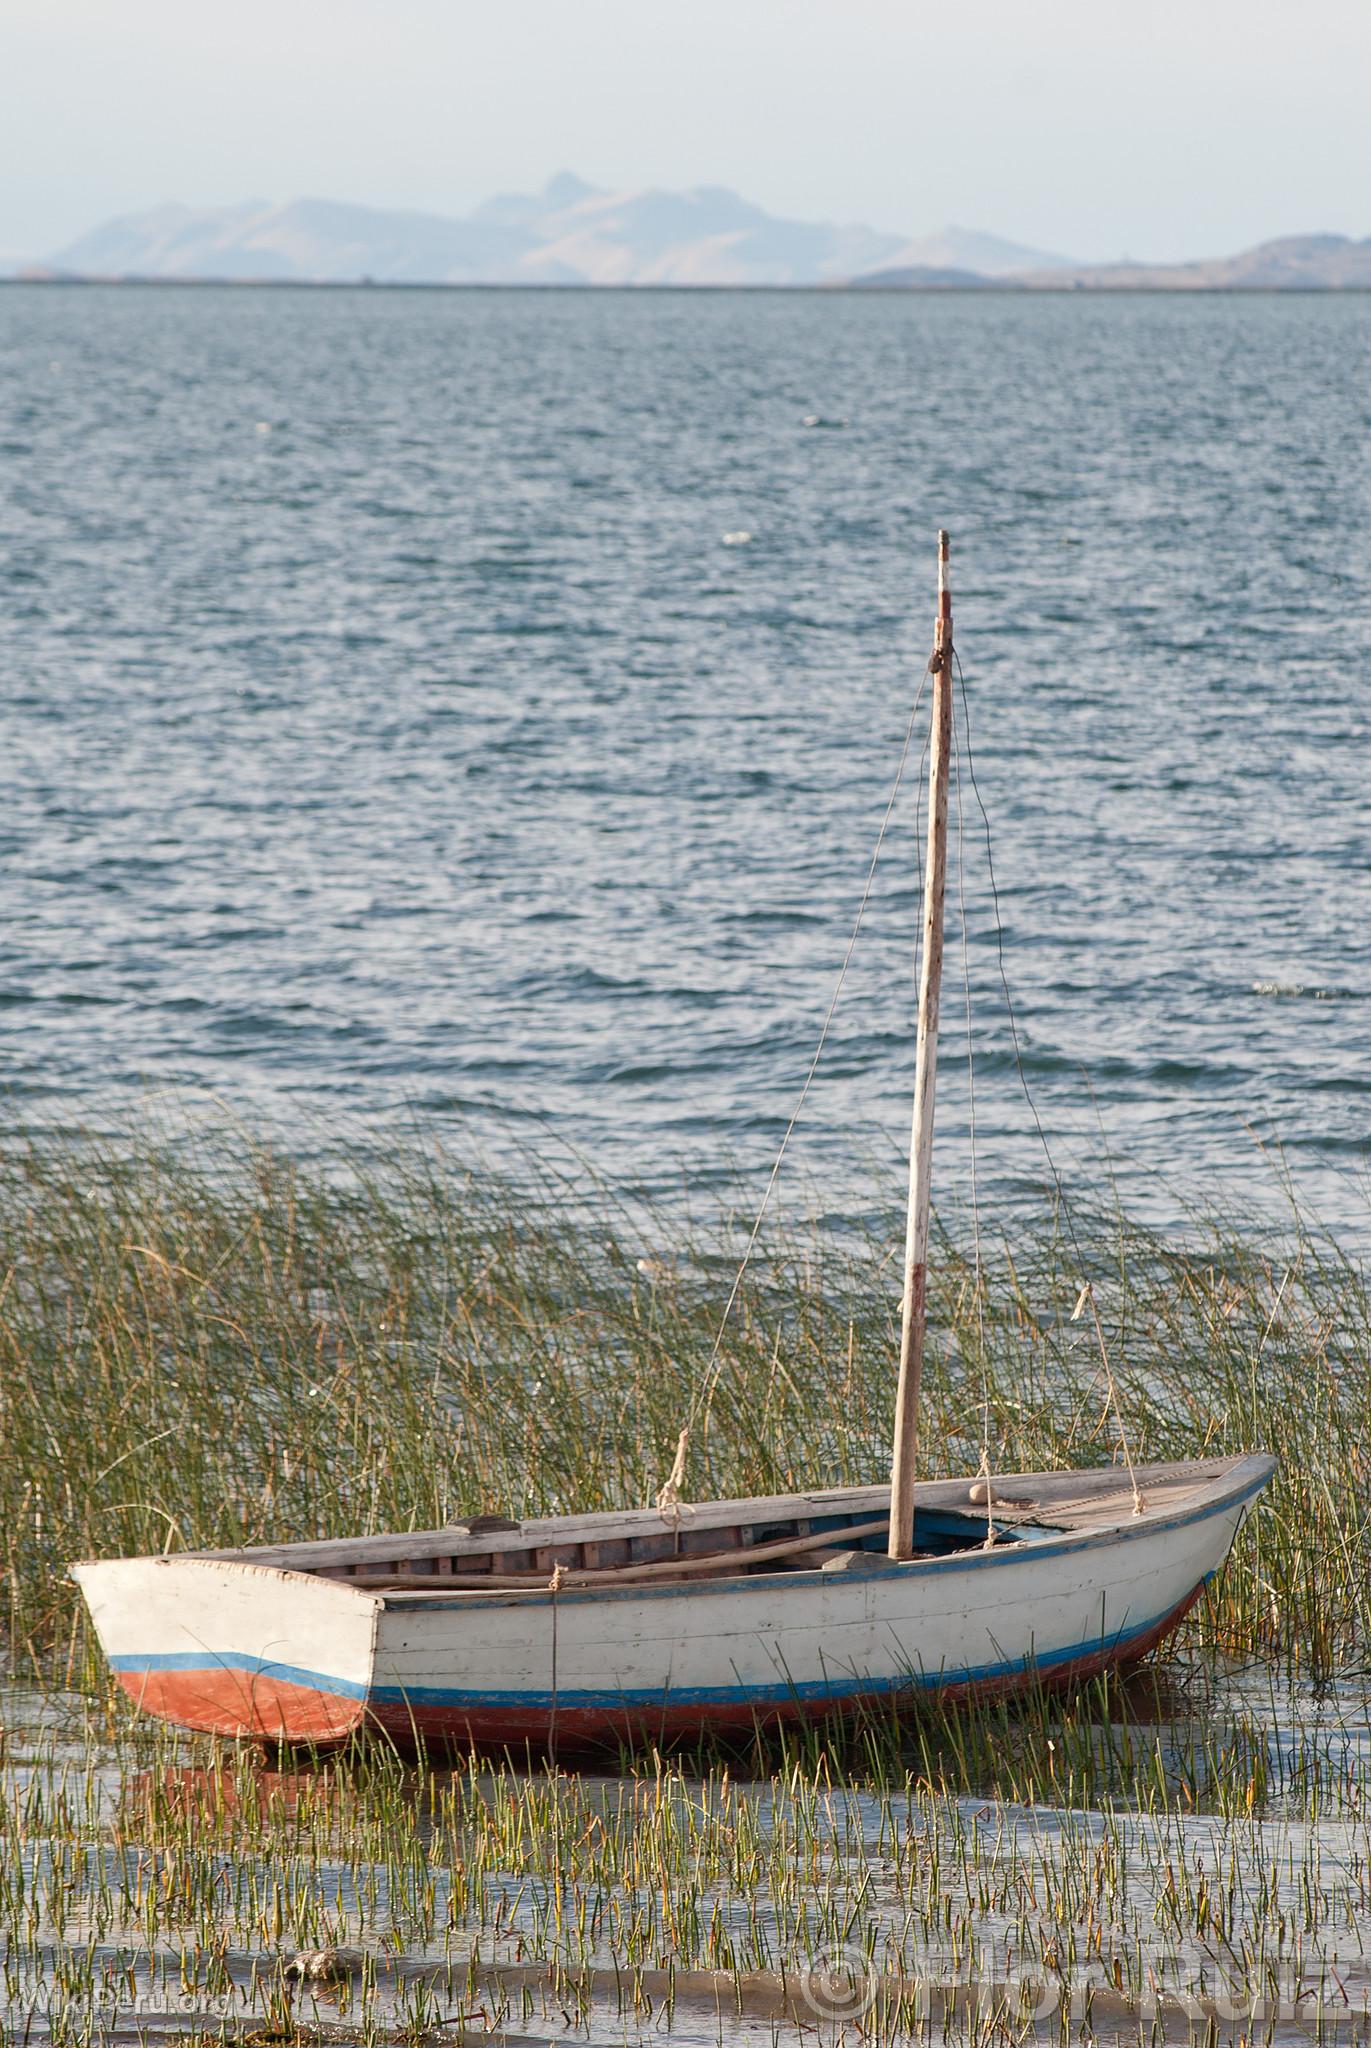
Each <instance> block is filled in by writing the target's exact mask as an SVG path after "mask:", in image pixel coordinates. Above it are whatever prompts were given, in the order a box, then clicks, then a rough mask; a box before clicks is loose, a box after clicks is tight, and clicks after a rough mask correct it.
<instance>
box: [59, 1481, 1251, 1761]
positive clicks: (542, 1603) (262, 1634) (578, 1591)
mask: <svg viewBox="0 0 1371 2048" xmlns="http://www.w3.org/2000/svg"><path fill="white" fill-rule="evenodd" d="M1159 1469H1167V1468H1159ZM1177 1469H1179V1468H1177ZM1271 1470H1272V1462H1271V1460H1269V1459H1265V1458H1247V1459H1241V1460H1233V1461H1229V1463H1228V1465H1227V1466H1226V1467H1224V1468H1222V1469H1220V1470H1219V1471H1218V1472H1217V1473H1216V1475H1215V1476H1214V1477H1213V1478H1212V1479H1210V1480H1207V1481H1206V1483H1205V1484H1203V1485H1197V1486H1195V1487H1193V1488H1191V1489H1189V1491H1188V1492H1187V1493H1185V1495H1184V1497H1182V1498H1180V1499H1179V1500H1176V1501H1174V1502H1172V1503H1171V1504H1169V1505H1165V1506H1163V1507H1162V1508H1160V1509H1159V1510H1152V1511H1149V1512H1146V1513H1144V1514H1142V1515H1137V1516H1135V1515H1133V1514H1132V1512H1131V1506H1128V1505H1115V1506H1114V1507H1113V1508H1112V1509H1111V1510H1110V1511H1109V1512H1108V1513H1107V1514H1105V1513H1103V1512H1102V1511H1101V1510H1100V1509H1099V1508H1095V1509H1090V1508H1089V1507H1088V1506H1087V1508H1086V1509H1085V1510H1083V1511H1082V1513H1083V1515H1084V1518H1085V1519H1086V1521H1087V1522H1088V1523H1089V1526H1085V1527H1077V1528H1061V1527H1043V1526H1035V1527H1032V1528H1021V1529H1019V1530H1017V1531H1016V1532H1014V1533H1013V1534H1012V1537H1011V1540H1007V1541H1004V1542H1001V1543H997V1544H996V1545H995V1546H994V1547H990V1548H986V1547H980V1546H977V1547H975V1548H971V1549H961V1550H956V1551H953V1552H951V1553H949V1554H945V1555H941V1556H935V1557H926V1558H919V1559H916V1560H914V1561H912V1562H910V1563H908V1564H899V1565H891V1564H890V1563H889V1562H888V1561H887V1560H886V1559H884V1558H883V1557H880V1556H872V1555H870V1554H864V1553H862V1552H860V1551H857V1552H855V1553H848V1554H846V1555H845V1556H844V1557H842V1558H841V1560H839V1566H840V1568H838V1569H833V1568H831V1563H830V1568H829V1569H824V1568H821V1567H820V1566H819V1565H817V1564H816V1565H814V1566H813V1567H811V1568H808V1569H802V1570H790V1571H784V1572H781V1571H772V1572H767V1573H764V1574H760V1575H752V1576H749V1575H745V1574H739V1575H736V1576H721V1577H713V1578H706V1579H703V1580H702V1579H700V1578H698V1577H696V1578H681V1579H672V1580H669V1581H666V1582H656V1583H647V1584H644V1583H619V1584H615V1583H613V1580H612V1575H611V1574H606V1583H604V1584H603V1585H601V1584H595V1585H591V1586H586V1585H577V1586H574V1587H566V1588H562V1587H559V1588H558V1589H557V1590H552V1589H551V1588H550V1587H545V1588H541V1589H540V1590H538V1591H536V1592H534V1591H524V1590H517V1591H507V1590H495V1589H494V1588H492V1589H491V1590H489V1591H484V1590H480V1591H469V1590H458V1589H452V1590H439V1589H437V1588H432V1589H429V1588H424V1587H423V1586H422V1582H418V1583H416V1584H415V1586H414V1587H413V1589H412V1590H411V1589H409V1588H408V1587H403V1588H396V1587H395V1586H394V1585H392V1587H391V1589H390V1590H387V1591H384V1592H364V1591H363V1590H361V1589H360V1587H357V1586H354V1585H348V1584H345V1583H340V1582H338V1581H337V1580H329V1579H324V1578H320V1577H318V1576H315V1575H313V1574H311V1573H308V1572H305V1571H294V1572H293V1571H283V1570H279V1569H264V1568H263V1567H260V1566H255V1565H252V1564H249V1563H245V1562H239V1561H235V1560H233V1559H232V1558H225V1559H215V1560H209V1559H195V1558H167V1559H152V1560H148V1559H144V1560H132V1561H129V1562H125V1563H121V1564H111V1565H83V1566H80V1567H77V1575H78V1577H79V1578H80V1579H81V1581H82V1584H83V1588H84V1590H85V1592H86V1595H87V1598H88V1600H89V1601H90V1605H91V1609H92V1613H93V1615H94V1617H95V1621H96V1626H97V1629H98V1630H99V1632H100V1636H101V1640H102V1643H103V1645H104V1647H105V1650H106V1653H107V1655H109V1657H110V1660H111V1662H112V1664H113V1665H114V1668H115V1670H116V1673H117V1675H118V1677H119V1680H120V1683H121V1684H122V1685H123V1686H124V1688H125V1690H126V1691H127V1692H128V1693H129V1694H130V1696H131V1697H132V1698H133V1699H135V1700H136V1701H137V1703H138V1704H139V1705H140V1706H142V1707H144V1708H145V1709H147V1710H148V1711H150V1712H153V1713H157V1714H161V1715H163V1716H165V1717H166V1718H168V1719H171V1720H174V1721H178V1722H181V1723H183V1724H184V1725H187V1726H191V1727H197V1728H206V1729H210V1730H212V1731H213V1732H215V1733H220V1734H244V1735H257V1736H263V1737H267V1738H269V1739H275V1740H278V1741H282V1742H314V1743H330V1742H337V1741H339V1740H341V1739H343V1738H345V1737H346V1736H348V1735H350V1734H352V1733H353V1732H354V1731H355V1730H356V1729H358V1728H361V1727H364V1726H369V1727H371V1728H374V1729H378V1730H382V1731H384V1732H385V1734H387V1735H388V1736H389V1737H390V1738H391V1739H392V1740H397V1741H400V1742H403V1743H416V1744H417V1743H425V1744H430V1745H433V1744H437V1745H456V1746H463V1747H465V1746H477V1747H482V1748H490V1747H495V1748H499V1747H510V1746H513V1747H517V1748H520V1749H522V1748H524V1747H525V1746H532V1747H535V1748H538V1749H546V1748H549V1747H551V1748H555V1749H557V1750H558V1751H559V1752H561V1751H567V1752H570V1751H573V1750H577V1749H588V1748H593V1747H597V1746H605V1745H610V1746H612V1745H615V1744H618V1743H623V1742H641V1741H644V1740H650V1741H656V1742H660V1741H667V1740H671V1739H675V1738H679V1737H682V1736H689V1735H693V1734H697V1733H701V1732H706V1731H717V1732H719V1733H723V1734H728V1733H737V1732H740V1731H747V1730H749V1729H752V1728H754V1727H759V1726H766V1725H768V1724H773V1723H778V1722H786V1721H799V1720H814V1719H817V1718H821V1717H824V1716H827V1715H830V1714H835V1713H839V1714H850V1713H854V1712H858V1711H862V1710H867V1709H871V1708H873V1707H882V1706H883V1707H886V1708H894V1709H899V1708H900V1707H902V1706H906V1705H909V1704H911V1703H912V1702H914V1701H915V1700H917V1699H918V1698H919V1697H921V1696H926V1695H929V1694H933V1693H936V1694H939V1695H942V1696H945V1697H995V1696H998V1695H1003V1694H1007V1693H1013V1692H1015V1691H1018V1690H1022V1689H1025V1688H1028V1687H1034V1686H1048V1687H1063V1686H1070V1685H1075V1684H1078V1683H1080V1682H1081V1681H1083V1680H1085V1679H1088V1678H1090V1677H1092V1676H1094V1675H1096V1674H1098V1673H1101V1672H1104V1671H1108V1670H1113V1669H1120V1668H1124V1667H1126V1666H1128V1665H1131V1664H1134V1663H1136V1662H1137V1661H1138V1660H1139V1659H1140V1658H1141V1657H1143V1656H1145V1655H1146V1654H1147V1653H1148V1652H1149V1651H1150V1650H1152V1649H1153V1648H1155V1647H1156V1645H1157V1644H1158V1643H1159V1642H1160V1641H1162V1640H1163V1638H1164V1637H1165V1636H1166V1635H1167V1633H1168V1632H1169V1631H1170V1630H1171V1629H1173V1628H1174V1627H1175V1626H1176V1624H1177V1622H1178V1621H1179V1620H1180V1619H1181V1617H1182V1616H1183V1615H1184V1613H1185V1612H1186V1610H1187V1609H1188V1608H1189V1607H1190V1606H1191V1605H1192V1604H1193V1602H1194V1601H1195V1600H1196V1599H1197V1598H1198V1597H1199V1595H1200V1593H1201V1592H1202V1590H1203V1588H1204V1586H1205V1585H1206V1583H1207V1582H1208V1581H1209V1580H1210V1579H1211V1578H1212V1577H1213V1575H1214V1574H1215V1573H1216V1572H1217V1571H1218V1570H1219V1569H1220V1568H1221V1566H1222V1565H1223V1563H1224V1560H1225V1559H1226V1557H1227V1555H1228V1552H1229V1549H1230V1547H1231V1545H1232V1541H1233V1538H1234V1535H1235V1534H1236V1532H1237V1529H1238V1527H1239V1525H1240V1523H1241V1521H1242V1518H1243V1516H1244V1515H1245V1514H1246V1512H1247V1511H1248V1509H1249V1508H1250V1506H1251V1504H1252V1502H1253V1501H1254V1500H1255V1499H1256V1497H1257V1495H1258V1494H1259V1493H1260V1491H1261V1489H1262V1487H1263V1486H1264V1485H1265V1484H1266V1481H1267V1479H1268V1478H1269V1476H1270V1473H1271ZM1010 1483H1011V1482H1006V1484H1007V1485H1008V1484H1010ZM962 1497H963V1498H965V1492H964V1491H963V1496H962ZM806 1498H807V1499H809V1500H811V1501H814V1500H822V1498H823V1497H822V1496H808V1497H806ZM1092 1517H1093V1520H1092ZM109 1575H123V1576H122V1578H118V1577H111V1576H109ZM154 1596H155V1598H154Z"/></svg>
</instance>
